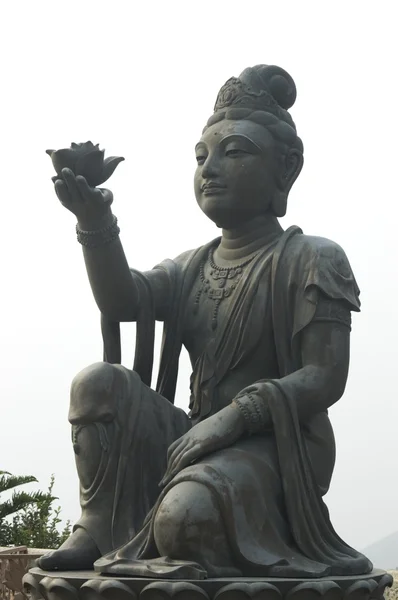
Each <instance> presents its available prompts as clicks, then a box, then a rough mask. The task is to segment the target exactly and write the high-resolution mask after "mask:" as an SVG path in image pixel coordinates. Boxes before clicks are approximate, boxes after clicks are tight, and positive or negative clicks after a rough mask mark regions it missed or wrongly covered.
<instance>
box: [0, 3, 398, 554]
mask: <svg viewBox="0 0 398 600" xmlns="http://www.w3.org/2000/svg"><path fill="white" fill-rule="evenodd" d="M395 6H396V5H395V3H394V2H393V1H392V2H383V1H378V2H364V1H358V2H356V1H353V0H351V1H350V2H348V1H347V0H344V1H340V2H336V0H334V1H333V2H329V1H320V0H315V1H305V0H300V1H297V0H293V1H291V2H288V1H286V0H285V1H284V2H280V3H278V2H275V1H273V2H268V1H265V0H258V1H250V0H245V1H244V2H243V1H241V2H233V1H232V0H228V1H225V2H224V1H222V0H218V1H217V0H213V1H210V2H209V1H204V0H202V2H191V1H189V0H185V1H182V2H177V1H174V2H173V1H167V2H165V1H158V2H150V1H148V0H146V1H145V2H142V3H139V2H134V1H130V2H128V1H117V0H112V2H108V1H107V2H102V1H100V0H93V1H90V0H79V1H72V0H68V2H60V1H57V0H51V1H47V2H46V1H40V0H35V1H34V2H32V1H31V0H27V1H24V2H21V1H17V0H13V1H12V2H2V3H1V4H0V24H1V25H0V28H1V31H0V50H1V75H0V77H1V102H0V105H1V108H0V123H1V127H0V152H1V157H0V177H1V197H0V206H1V208H0V211H1V212H0V214H1V217H2V219H1V225H0V240H1V242H0V243H1V272H0V273H1V275H0V276H1V295H0V299H1V309H0V314H1V319H2V320H1V329H0V331H1V362H0V364H1V378H0V386H1V394H0V398H1V413H0V414H1V429H0V469H6V470H9V471H12V472H15V473H18V474H34V475H36V477H38V479H39V480H40V487H42V488H45V487H46V486H47V483H48V481H49V478H50V474H51V473H54V474H55V476H56V493H57V495H58V496H59V502H60V504H61V506H62V509H63V510H62V515H63V517H64V518H70V519H72V520H75V519H76V518H77V517H78V515H79V506H78V485H77V477H76V475H75V469H74V456H73V452H72V447H71V443H70V432H69V426H68V422H67V412H68V401H69V398H68V396H69V385H70V381H71V379H72V378H73V376H74V375H75V374H76V372H77V371H79V370H80V369H81V368H83V367H84V366H86V365H87V364H89V363H91V362H95V361H97V360H100V359H101V356H102V342H101V337H100V328H99V315H98V310H97V308H96V305H95V303H94V301H93V299H92V296H91V292H90V288H89V285H88V282H87V280H86V274H85V269H84V264H83V260H82V255H81V248H80V247H79V245H78V243H77V242H76V239H75V233H74V226H75V221H74V217H73V216H72V215H71V214H69V213H68V212H67V211H66V210H65V209H63V208H62V206H61V205H60V204H59V202H58V200H57V198H56V196H55V195H54V192H53V186H52V183H51V180H50V177H51V176H52V175H53V168H52V165H51V161H50V159H49V157H48V156H47V155H46V154H45V150H46V149H47V148H62V147H67V146H69V144H70V143H71V142H72V141H76V142H82V141H86V140H88V139H90V140H92V141H93V142H94V143H97V142H100V143H101V146H102V147H105V148H106V151H107V154H108V155H109V154H116V155H122V156H124V157H125V158H126V161H125V162H124V163H122V164H121V165H120V166H119V167H118V168H117V171H116V173H115V174H114V175H113V177H112V179H111V180H110V182H109V187H111V189H112V190H113V192H114V195H115V202H114V212H115V214H116V215H117V216H118V218H119V224H120V226H121V230H122V231H121V236H122V241H123V244H124V247H125V250H126V253H127V256H128V258H129V261H130V264H131V265H132V266H134V267H135V268H139V269H147V268H150V267H152V266H153V265H154V264H156V263H157V262H158V261H160V260H162V259H164V258H167V257H170V258H172V257H174V256H176V255H178V254H179V253H180V252H181V251H184V250H187V249H189V248H194V247H197V246H199V245H201V244H202V243H204V242H206V241H208V240H209V239H212V238H213V237H215V236H216V235H217V233H218V232H217V230H216V229H215V227H214V226H213V225H212V224H211V223H210V222H207V220H206V218H205V217H204V216H203V215H202V214H201V212H200V211H199V209H198V208H197V207H196V204H195V200H194V196H193V190H192V177H193V171H194V168H195V157H194V152H193V148H194V145H195V143H196V141H197V140H198V138H199V137H200V132H201V129H202V127H203V126H204V124H205V121H206V120H207V118H208V117H209V116H210V114H211V113H212V108H213V104H214V101H215V98H216V95H217V91H218V89H219V87H220V86H221V85H222V84H223V83H224V81H225V80H226V79H228V78H229V77H230V76H232V75H236V76H237V75H239V73H240V72H241V70H242V69H243V68H245V67H246V66H252V65H254V64H257V63H262V62H263V63H268V64H277V65H280V66H282V67H284V68H285V69H286V70H288V71H289V72H290V73H291V75H292V76H293V78H294V79H295V81H296V84H297V88H298V99H297V103H296V105H295V106H294V107H293V109H292V110H291V113H292V115H293V118H294V120H295V122H296V124H297V128H298V132H299V135H300V136H301V137H302V139H303V141H304V147H305V167H304V170H303V172H302V174H301V176H300V178H299V181H298V182H297V183H296V185H295V187H294V189H293V192H292V194H291V196H290V201H289V208H288V216H287V217H286V218H285V219H283V222H282V224H283V226H284V227H287V226H289V225H291V224H297V225H300V226H301V227H302V228H303V229H304V232H305V233H309V234H317V235H322V236H324V237H329V238H332V239H333V240H335V241H337V242H338V243H340V244H341V245H342V246H343V247H344V249H345V250H346V252H347V255H348V257H349V259H350V261H351V264H352V267H353V269H354V272H355V274H356V277H357V280H358V283H359V285H360V287H361V291H362V296H361V298H362V302H363V305H362V308H363V312H362V314H360V315H358V316H357V315H355V316H354V319H353V335H352V360H351V371H350V378H349V383H348V386H347V391H346V394H345V396H344V398H343V399H342V400H341V401H340V402H339V403H338V406H336V407H334V408H333V409H332V411H331V418H332V422H333V425H334V428H335V433H336V438H337V445H338V456H337V466H336V470H335V475H334V479H333V483H332V490H331V492H330V493H329V495H328V497H327V502H328V505H329V508H330V511H331V516H332V520H333V523H334V525H335V527H336V529H337V531H338V532H339V534H340V535H341V536H342V537H343V538H344V539H346V540H347V542H350V543H351V544H353V545H356V546H357V547H363V546H366V545H367V544H369V543H371V542H373V541H374V540H377V539H378V538H381V537H383V536H384V535H387V534H389V533H390V532H393V531H395V530H397V529H398V516H397V493H398V483H397V461H398V436H397V426H398V408H397V407H398V402H397V373H398V369H397V364H396V363H397V335H398V316H397V314H398V313H397V308H396V301H397V300H396V299H397V291H398V283H397V259H398V252H397V245H396V244H397V225H396V220H397V206H396V203H397V138H398V126H397V106H396V105H397V67H396V59H397V42H396V19H395V15H394V13H395V10H394V7H395ZM124 346H125V351H124V364H125V365H127V366H130V365H132V360H133V326H132V325H131V326H127V327H125V331H124ZM181 363H182V364H181V374H180V385H179V393H178V404H179V405H180V406H183V407H184V408H186V407H187V404H188V393H187V386H188V378H189V374H190V368H189V364H188V361H187V358H186V356H185V355H184V356H183V357H182V361H181ZM31 487H32V489H33V488H34V487H37V486H31Z"/></svg>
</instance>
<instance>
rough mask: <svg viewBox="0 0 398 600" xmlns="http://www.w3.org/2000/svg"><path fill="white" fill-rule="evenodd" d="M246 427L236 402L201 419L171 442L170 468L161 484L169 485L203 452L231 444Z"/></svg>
mask: <svg viewBox="0 0 398 600" xmlns="http://www.w3.org/2000/svg"><path fill="white" fill-rule="evenodd" d="M244 431H245V422H244V418H243V417H242V415H241V412H240V411H239V409H238V408H235V407H234V406H233V405H230V406H227V407H225V408H223V409H222V410H220V412H218V413H217V414H215V415H212V416H211V417H209V418H207V419H206V420H205V421H202V422H201V423H198V424H197V425H195V426H194V427H192V429H190V430H189V431H188V432H187V433H186V434H185V435H183V436H182V437H181V438H179V439H178V440H176V441H175V442H174V443H173V444H171V446H170V448H169V451H168V455H167V459H168V466H167V471H166V474H165V476H164V477H163V479H162V481H161V483H160V485H161V486H165V485H167V484H168V483H169V482H170V481H171V480H172V479H173V477H174V476H175V475H177V473H178V472H179V471H181V470H182V469H185V467H187V466H188V465H190V464H191V463H192V462H194V461H195V460H198V459H199V458H202V456H205V455H206V454H211V453H212V452H215V451H216V450H221V449H222V448H227V447H228V446H231V445H232V444H233V443H234V442H236V440H238V439H239V438H240V437H241V436H242V435H243V433H244Z"/></svg>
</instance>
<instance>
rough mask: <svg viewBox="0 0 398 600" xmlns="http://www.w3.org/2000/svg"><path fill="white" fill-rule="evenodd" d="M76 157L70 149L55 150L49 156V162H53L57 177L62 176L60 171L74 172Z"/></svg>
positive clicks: (74, 152)
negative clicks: (66, 169)
mask: <svg viewBox="0 0 398 600" xmlns="http://www.w3.org/2000/svg"><path fill="white" fill-rule="evenodd" d="M77 158H78V155H77V154H76V151H75V150H72V148H63V149H62V150H56V151H55V152H53V153H52V154H51V160H52V161H53V165H54V169H55V170H56V172H57V173H58V175H61V174H62V169H65V168H68V169H71V170H72V171H73V172H75V165H76V160H77Z"/></svg>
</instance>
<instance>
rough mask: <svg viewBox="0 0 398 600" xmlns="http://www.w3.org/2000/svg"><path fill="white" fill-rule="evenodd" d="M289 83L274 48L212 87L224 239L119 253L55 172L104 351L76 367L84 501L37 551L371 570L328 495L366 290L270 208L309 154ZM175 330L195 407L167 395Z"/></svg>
mask: <svg viewBox="0 0 398 600" xmlns="http://www.w3.org/2000/svg"><path fill="white" fill-rule="evenodd" d="M295 98H296V88H295V84H294V82H293V80H292V78H291V77H290V75H289V74H288V73H286V71H284V70H283V69H281V68H279V67H275V66H267V65H258V66H256V67H253V68H248V69H245V70H244V71H243V73H242V74H241V75H240V76H239V78H231V79H229V80H228V81H227V82H226V83H225V85H223V87H222V88H221V90H220V92H219V94H218V97H217V100H216V104H215V108H214V114H213V115H212V116H211V117H210V119H209V120H208V122H207V125H206V127H205V128H204V130H203V133H202V136H201V138H200V139H199V141H198V143H197V145H196V159H197V169H196V173H195V180H194V187H195V195H196V200H197V203H198V205H199V207H200V208H201V210H202V211H203V212H204V213H205V215H206V216H207V217H209V219H211V220H212V221H213V222H214V223H215V225H216V226H217V227H219V228H220V229H221V230H222V234H221V237H218V238H216V239H214V240H212V241H210V242H209V243H207V244H205V245H204V246H202V247H200V248H198V249H196V250H191V251H188V252H184V253H183V254H181V255H180V256H178V257H177V258H176V259H174V260H165V261H164V262H162V263H160V264H159V265H157V266H156V267H155V268H154V269H152V270H151V271H148V272H144V273H142V272H139V271H136V270H133V269H130V268H129V266H128V263H127V260H126V258H125V255H124V252H123V248H122V245H121V242H120V238H119V228H118V225H117V220H116V218H115V217H114V216H113V214H112V212H111V204H112V200H113V197H112V194H111V192H110V191H109V190H106V189H100V188H94V187H90V185H89V183H88V182H87V180H86V179H85V178H84V177H82V176H81V175H78V174H77V175H76V172H73V171H72V170H71V169H68V168H64V169H63V170H62V172H61V175H60V176H58V177H57V178H56V182H55V188H56V193H57V195H58V198H59V199H60V201H61V203H62V204H63V205H64V206H65V207H66V208H67V209H68V210H70V211H71V212H72V213H74V215H75V216H76V217H77V220H78V225H77V237H78V240H79V241H80V243H81V244H82V246H83V253H84V259H85V263H86V267H87V273H88V277H89V280H90V284H91V287H92V291H93V294H94V297H95V300H96V302H97V304H98V307H99V309H100V311H101V315H102V332H103V338H104V348H105V355H104V358H105V360H104V362H100V363H96V364H94V365H92V366H90V367H88V368H86V369H84V370H83V371H82V372H81V373H79V374H78V375H77V376H76V377H75V379H74V381H73V383H72V389H71V404H70V412H69V420H70V422H71V424H72V438H73V446H74V450H75V456H76V464H77V469H78V473H79V478H80V484H81V507H82V515H81V518H80V520H79V521H78V523H76V525H75V528H74V532H73V534H72V535H71V537H70V538H69V539H68V540H67V541H66V542H65V544H64V545H63V546H62V547H61V548H60V549H59V550H57V551H54V552H53V553H51V554H49V555H46V556H44V557H42V558H41V559H40V563H39V564H40V566H41V567H42V568H43V569H45V570H55V569H59V570H71V569H72V570H73V569H89V568H92V567H93V565H94V568H95V570H97V571H99V572H101V573H106V574H112V575H131V576H133V577H134V576H147V577H168V578H192V579H195V578H196V579H200V578H206V577H303V578H314V577H323V576H329V575H356V574H366V573H368V572H370V571H371V570H372V565H371V563H370V562H369V561H368V559H367V558H366V557H364V556H363V555H361V554H360V553H359V552H357V551H356V550H354V549H352V548H351V547H349V546H348V545H347V544H346V543H345V542H344V541H342V540H341V539H340V538H339V536H338V535H337V534H336V532H335V531H334V529H333V527H332V524H331V522H330V520H329V516H328V511H327V508H326V506H325V504H324V502H323V499H322V497H323V496H324V494H325V493H326V492H327V490H328V488H329V484H330V480H331V477H332V472H333V468H334V462H335V443H334V437H333V430H332V427H331V424H330V421H329V417H328V409H329V407H330V406H332V405H333V404H334V403H335V402H337V401H338V400H339V399H340V398H341V397H342V395H343V392H344V388H345V384H346V379H347V373H348V364H349V340H350V325H351V311H359V308H360V303H359V289H358V286H357V284H356V281H355V278H354V275H353V273H352V270H351V267H350V264H349V262H348V260H347V257H346V255H345V253H344V251H343V250H342V249H341V248H340V246H338V245H337V244H335V243H334V242H332V241H330V240H327V239H324V238H321V237H313V236H308V235H305V234H304V233H303V232H302V231H301V229H299V227H291V228H289V229H288V230H286V231H284V230H283V229H282V227H281V225H280V224H279V222H278V217H282V216H283V215H284V214H285V212H286V205H287V198H288V194H289V191H290V189H291V187H292V185H293V184H294V182H295V180H296V178H297V177H298V175H299V174H300V171H301V168H302V165H303V144H302V142H301V140H300V138H299V137H298V135H297V133H296V127H295V125H294V123H293V120H292V118H291V116H290V114H289V112H288V109H290V108H291V107H292V106H293V104H294V101H295ZM160 243H161V241H160V240H159V245H160ZM155 320H158V321H163V322H164V336H163V345H162V355H161V361H160V369H159V375H158V380H157V386H156V391H154V390H153V389H151V387H150V385H151V375H152V362H153V341H154V327H155ZM127 321H130V322H131V321H136V322H137V346H136V356H135V365H134V369H133V370H129V369H127V368H125V367H123V366H121V365H120V362H121V351H120V328H119V324H120V323H121V322H127ZM182 346H184V347H185V348H186V349H187V351H188V353H189V355H190V359H191V363H192V376H191V390H190V392H191V394H190V402H189V415H187V414H186V413H185V412H184V411H182V410H181V409H179V408H177V407H175V406H174V405H173V401H174V395H175V388H176V381H177V373H178V360H179V355H180V351H181V348H182ZM187 405H188V399H187Z"/></svg>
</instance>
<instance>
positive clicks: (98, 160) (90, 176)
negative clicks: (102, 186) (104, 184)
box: [75, 149, 104, 187]
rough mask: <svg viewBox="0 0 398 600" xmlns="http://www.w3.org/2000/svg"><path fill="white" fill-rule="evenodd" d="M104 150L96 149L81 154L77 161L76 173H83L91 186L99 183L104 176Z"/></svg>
mask: <svg viewBox="0 0 398 600" xmlns="http://www.w3.org/2000/svg"><path fill="white" fill-rule="evenodd" d="M103 163H104V151H103V150H98V149H94V150H92V151H91V152H89V153H87V154H83V155H80V156H79V158H78V160H77V162H76V170H75V175H83V177H85V178H86V180H87V183H88V184H89V185H91V187H95V186H96V185H98V183H99V181H100V179H101V176H102V166H103Z"/></svg>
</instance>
